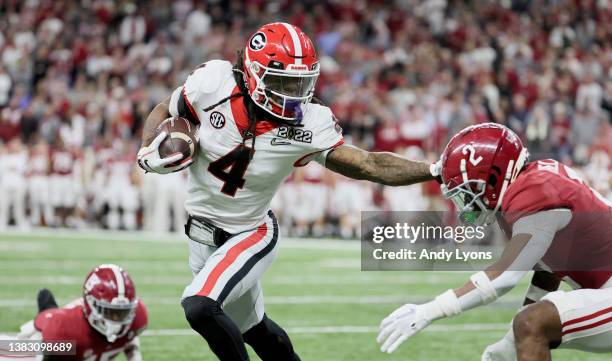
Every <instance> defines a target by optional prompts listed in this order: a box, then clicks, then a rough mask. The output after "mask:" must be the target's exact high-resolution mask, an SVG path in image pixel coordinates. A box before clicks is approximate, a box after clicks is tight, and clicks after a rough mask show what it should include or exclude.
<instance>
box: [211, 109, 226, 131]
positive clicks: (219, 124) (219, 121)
mask: <svg viewBox="0 0 612 361" xmlns="http://www.w3.org/2000/svg"><path fill="white" fill-rule="evenodd" d="M210 125H212V126H213V127H215V128H217V129H221V128H223V126H224V125H225V117H224V116H223V114H221V113H219V112H212V113H211V114H210Z"/></svg>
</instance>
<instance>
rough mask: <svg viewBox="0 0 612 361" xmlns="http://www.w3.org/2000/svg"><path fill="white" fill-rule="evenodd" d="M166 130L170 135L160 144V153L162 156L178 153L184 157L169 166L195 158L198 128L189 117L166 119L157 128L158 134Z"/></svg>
mask: <svg viewBox="0 0 612 361" xmlns="http://www.w3.org/2000/svg"><path fill="white" fill-rule="evenodd" d="M161 132H166V133H167V134H168V136H167V137H166V139H164V140H163V141H162V142H161V144H160V145H159V155H160V156H161V157H162V158H166V157H169V156H171V155H173V154H176V153H181V154H183V157H182V158H181V159H179V160H177V161H176V162H174V163H172V164H170V165H169V166H177V165H180V164H182V163H184V162H185V161H186V160H188V159H191V158H193V156H194V155H195V152H196V149H197V146H196V145H197V144H198V137H197V133H198V128H197V127H196V126H195V125H193V124H191V123H190V122H189V121H188V120H187V119H185V118H180V117H172V118H168V119H166V120H164V121H163V122H162V123H161V124H160V125H159V126H158V127H157V130H156V134H159V133H161Z"/></svg>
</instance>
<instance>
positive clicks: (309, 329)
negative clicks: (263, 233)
mask: <svg viewBox="0 0 612 361" xmlns="http://www.w3.org/2000/svg"><path fill="white" fill-rule="evenodd" d="M508 327H510V324H508V323H464V324H451V325H435V324H434V325H430V326H429V327H428V328H426V329H425V330H423V331H424V332H433V333H438V332H461V331H463V332H483V331H507V330H508ZM285 331H287V333H289V334H307V335H322V334H330V333H335V334H338V333H341V334H358V333H372V334H376V333H378V327H377V326H296V327H285ZM0 334H4V332H0ZM8 335H14V333H8V332H7V333H6V336H8ZM142 336H144V337H166V336H198V334H197V333H196V332H195V331H193V330H192V329H188V328H174V329H172V328H169V329H156V330H146V331H145V332H144V333H143V335H142Z"/></svg>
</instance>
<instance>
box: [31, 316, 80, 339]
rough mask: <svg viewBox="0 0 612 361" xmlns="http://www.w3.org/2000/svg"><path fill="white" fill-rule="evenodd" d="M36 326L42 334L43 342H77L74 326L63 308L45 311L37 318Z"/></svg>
mask: <svg viewBox="0 0 612 361" xmlns="http://www.w3.org/2000/svg"><path fill="white" fill-rule="evenodd" d="M34 326H35V327H36V329H38V330H39V331H40V332H41V333H42V340H43V341H45V342H46V341H66V340H75V335H74V334H73V333H72V332H71V330H72V329H73V327H72V326H73V325H71V322H70V320H67V315H66V312H64V310H63V309H61V308H56V309H51V310H47V311H43V312H41V313H39V314H38V316H36V319H35V320H34Z"/></svg>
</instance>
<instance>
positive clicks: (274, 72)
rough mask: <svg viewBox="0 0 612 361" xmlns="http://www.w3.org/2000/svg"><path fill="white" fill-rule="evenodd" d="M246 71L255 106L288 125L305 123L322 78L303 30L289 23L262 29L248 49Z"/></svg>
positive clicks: (255, 35) (270, 25)
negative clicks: (303, 119) (307, 110)
mask: <svg viewBox="0 0 612 361" xmlns="http://www.w3.org/2000/svg"><path fill="white" fill-rule="evenodd" d="M243 70H244V76H245V81H246V85H247V88H248V91H249V95H250V96H251V99H253V101H254V102H255V104H257V105H258V106H259V107H261V108H262V109H264V110H265V111H267V112H268V113H270V114H272V115H274V116H275V117H277V118H280V119H283V120H285V121H287V122H290V123H295V124H299V123H300V122H301V120H302V117H303V111H304V108H305V106H306V105H307V104H308V103H309V102H310V99H312V96H313V94H314V87H315V83H316V82H317V78H318V76H319V60H318V59H317V53H316V52H315V48H314V45H313V43H312V41H311V40H310V38H309V37H308V36H307V35H306V34H304V33H303V32H302V30H300V29H299V28H298V27H296V26H293V25H290V24H287V23H271V24H266V25H264V26H262V27H261V28H259V29H258V30H257V31H256V32H255V34H253V35H252V36H251V37H250V38H249V42H248V43H247V45H246V47H245V51H244V69H243Z"/></svg>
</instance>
